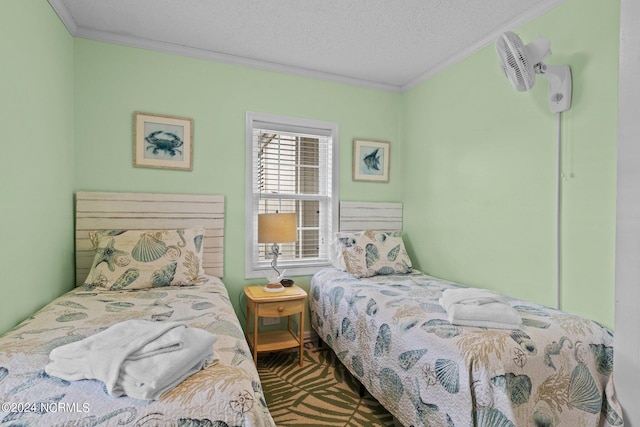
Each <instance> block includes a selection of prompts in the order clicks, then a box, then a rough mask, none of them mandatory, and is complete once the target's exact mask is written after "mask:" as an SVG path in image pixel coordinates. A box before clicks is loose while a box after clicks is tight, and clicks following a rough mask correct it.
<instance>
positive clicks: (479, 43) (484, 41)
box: [400, 0, 565, 92]
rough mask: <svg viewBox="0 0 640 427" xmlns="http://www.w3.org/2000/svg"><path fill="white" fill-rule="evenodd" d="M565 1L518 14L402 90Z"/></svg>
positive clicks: (547, 3)
mask: <svg viewBox="0 0 640 427" xmlns="http://www.w3.org/2000/svg"><path fill="white" fill-rule="evenodd" d="M564 2H565V0H549V1H546V2H543V3H541V4H540V5H538V6H537V7H536V8H533V9H531V10H529V11H527V13H524V14H522V15H520V16H518V17H517V18H515V19H513V20H511V21H509V22H508V23H506V24H505V25H503V26H501V27H499V28H497V29H496V30H494V31H493V32H491V33H489V34H487V36H485V37H484V38H482V39H480V40H478V41H477V42H475V43H473V44H472V45H470V46H469V47H467V48H466V49H463V50H461V51H459V52H457V53H456V54H455V55H452V56H450V57H449V58H447V59H446V60H445V61H442V62H440V63H439V64H437V65H436V66H434V67H432V68H430V69H429V70H426V71H425V72H424V73H422V74H420V75H418V76H417V77H415V78H414V79H412V80H410V81H409V82H407V83H405V84H404V85H402V86H401V87H400V92H406V91H407V90H409V89H411V88H413V87H415V86H417V85H419V84H420V83H422V82H424V81H425V80H427V79H429V78H431V77H433V76H435V75H436V74H438V73H440V72H442V71H444V70H446V69H447V68H449V67H451V66H453V65H455V64H457V63H458V62H460V61H462V60H463V59H466V58H468V57H469V56H471V55H473V54H474V53H476V52H478V51H479V50H481V49H483V48H484V47H486V46H488V45H490V44H492V43H494V42H495V41H496V39H497V38H498V36H499V35H500V34H502V33H504V32H505V31H509V30H513V29H514V28H518V27H520V26H522V25H524V24H526V23H528V22H530V21H532V20H533V19H535V18H538V17H540V16H541V15H543V14H544V13H546V12H548V11H550V10H551V9H553V8H555V7H556V6H559V5H560V4H561V3H564Z"/></svg>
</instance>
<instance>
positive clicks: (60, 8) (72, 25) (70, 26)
mask: <svg viewBox="0 0 640 427" xmlns="http://www.w3.org/2000/svg"><path fill="white" fill-rule="evenodd" d="M48 1H49V4H50V5H51V7H52V8H53V10H54V11H55V12H56V14H57V15H58V18H60V20H61V21H62V23H63V24H64V26H65V27H67V31H69V33H71V35H72V36H75V35H76V31H78V24H77V23H76V21H75V19H73V16H72V15H71V12H69V9H67V6H65V5H64V3H63V2H62V0H48Z"/></svg>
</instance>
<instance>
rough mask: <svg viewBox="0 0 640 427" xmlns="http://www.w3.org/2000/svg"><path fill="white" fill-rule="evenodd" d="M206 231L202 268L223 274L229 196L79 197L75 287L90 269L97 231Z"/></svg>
mask: <svg viewBox="0 0 640 427" xmlns="http://www.w3.org/2000/svg"><path fill="white" fill-rule="evenodd" d="M199 226H202V227H204V228H205V237H204V253H203V262H202V264H203V268H204V270H205V272H206V273H207V274H209V275H212V276H217V277H222V276H223V274H224V268H223V267H224V266H223V260H224V245H223V244H224V196H222V195H204V194H161V193H109V192H84V191H79V192H77V193H76V285H78V286H79V285H81V284H82V283H83V282H84V280H85V278H86V277H87V275H88V274H89V270H90V269H91V264H92V263H93V258H94V250H93V247H92V245H91V241H90V239H89V232H90V231H95V230H170V229H178V228H196V227H199Z"/></svg>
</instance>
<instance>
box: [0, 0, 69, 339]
mask: <svg viewBox="0 0 640 427" xmlns="http://www.w3.org/2000/svg"><path fill="white" fill-rule="evenodd" d="M0 55H1V57H2V59H1V60H0V117H1V119H0V123H1V127H2V138H0V151H1V152H2V166H1V167H0V200H2V202H1V208H0V223H1V224H2V225H3V227H2V229H3V236H2V237H3V238H2V245H0V271H2V278H1V279H0V296H1V297H0V333H2V332H4V331H5V330H6V329H8V328H11V327H13V326H14V325H15V324H17V323H18V322H19V321H21V320H23V319H24V318H25V317H26V316H28V315H30V314H31V313H33V312H34V311H35V310H37V309H39V308H40V307H42V306H43V305H44V304H46V303H47V302H49V301H51V300H52V299H53V298H55V297H56V296H58V295H60V294H61V293H63V292H65V291H67V290H69V289H71V287H72V283H73V277H74V273H73V196H72V194H73V178H74V150H73V126H74V123H73V38H72V37H71V36H70V35H69V33H68V32H67V30H66V28H65V27H64V26H63V25H62V23H61V22H60V20H59V19H58V17H57V16H56V14H55V13H54V11H53V10H52V9H51V7H50V6H49V4H48V3H47V2H46V1H33V0H2V1H1V2H0Z"/></svg>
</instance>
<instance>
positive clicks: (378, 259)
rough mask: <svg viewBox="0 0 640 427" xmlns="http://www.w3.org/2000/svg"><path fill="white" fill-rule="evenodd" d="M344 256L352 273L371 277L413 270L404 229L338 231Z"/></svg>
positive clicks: (348, 270) (346, 264)
mask: <svg viewBox="0 0 640 427" xmlns="http://www.w3.org/2000/svg"><path fill="white" fill-rule="evenodd" d="M337 237H338V241H339V242H340V244H341V246H342V256H343V257H344V263H345V266H346V269H347V272H349V274H351V275H353V276H355V277H371V276H377V275H384V274H395V273H410V272H411V271H412V268H413V267H412V263H411V259H410V258H409V254H408V253H407V251H406V249H405V247H404V242H403V240H402V232H401V231H374V230H364V231H361V232H358V233H337Z"/></svg>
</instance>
